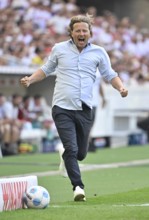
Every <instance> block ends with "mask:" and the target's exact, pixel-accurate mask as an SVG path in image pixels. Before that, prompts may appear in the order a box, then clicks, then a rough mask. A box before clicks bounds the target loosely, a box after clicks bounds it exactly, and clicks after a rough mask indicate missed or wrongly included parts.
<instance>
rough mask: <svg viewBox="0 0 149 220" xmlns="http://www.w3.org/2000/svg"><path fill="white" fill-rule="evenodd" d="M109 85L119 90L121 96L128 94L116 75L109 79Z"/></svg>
mask: <svg viewBox="0 0 149 220" xmlns="http://www.w3.org/2000/svg"><path fill="white" fill-rule="evenodd" d="M111 85H112V86H113V88H115V89H117V90H118V91H119V92H120V94H121V96H122V97H126V96H127V95H128V90H127V89H126V88H125V87H124V85H123V83H122V81H121V79H120V78H119V77H118V76H117V77H114V78H113V79H112V80H111Z"/></svg>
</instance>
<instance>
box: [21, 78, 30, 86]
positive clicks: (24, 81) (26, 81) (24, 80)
mask: <svg viewBox="0 0 149 220" xmlns="http://www.w3.org/2000/svg"><path fill="white" fill-rule="evenodd" d="M20 83H21V84H22V85H23V86H25V87H29V86H30V78H29V76H25V77H23V78H22V79H21V80H20Z"/></svg>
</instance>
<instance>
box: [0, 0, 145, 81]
mask: <svg viewBox="0 0 149 220" xmlns="http://www.w3.org/2000/svg"><path fill="white" fill-rule="evenodd" d="M85 12H88V13H89V14H92V15H93V16H94V24H93V38H92V39H91V41H92V42H94V43H95V44H98V45H101V46H103V47H104V48H105V49H106V50H107V52H108V54H109V56H110V58H111V62H112V66H113V68H114V69H115V70H116V71H117V72H118V73H119V75H120V77H121V79H122V80H123V81H124V82H125V83H126V84H142V83H145V82H148V81H149V30H148V29H147V28H144V27H143V25H142V24H143V16H142V17H141V16H138V21H136V23H135V24H134V23H132V22H131V20H130V18H129V17H123V18H122V19H118V18H117V16H116V15H115V14H114V13H112V12H110V11H104V12H103V13H102V15H98V14H97V9H96V8H95V7H94V6H92V7H88V8H86V10H85V11H84V13H85ZM79 13H82V11H81V8H79V7H78V6H77V5H76V0H67V1H63V0H23V1H20V0H0V14H1V16H0V36H1V37H0V65H8V66H16V65H18V64H19V65H22V66H39V65H42V64H43V63H44V62H45V61H46V59H47V57H48V56H49V55H50V51H51V48H52V46H53V45H54V44H55V43H56V42H60V41H62V40H67V39H68V33H67V27H68V24H69V20H70V17H72V16H74V15H76V14H79Z"/></svg>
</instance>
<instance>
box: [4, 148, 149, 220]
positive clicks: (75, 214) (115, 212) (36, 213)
mask: <svg viewBox="0 0 149 220" xmlns="http://www.w3.org/2000/svg"><path fill="white" fill-rule="evenodd" d="M148 155H149V146H137V147H133V146H132V147H125V148H117V149H101V150H97V152H96V153H88V156H87V158H86V159H85V160H84V161H83V164H113V163H120V162H129V161H136V160H137V161H138V160H142V161H144V160H146V161H147V159H149V156H148ZM58 165H59V155H58V153H50V154H32V155H19V156H13V157H5V158H2V159H0V177H1V178H2V177H3V176H9V175H11V176H13V175H17V174H29V173H35V172H39V173H40V172H44V171H50V170H55V171H56V170H57V169H58ZM82 178H83V181H84V183H85V191H86V197H87V201H86V202H73V192H72V186H71V184H70V181H69V179H68V178H63V177H61V176H60V175H58V174H55V175H52V176H50V175H48V176H42V177H41V176H39V177H38V183H39V185H42V186H44V187H46V188H47V189H48V191H49V193H50V196H51V203H50V206H49V207H48V208H47V209H45V210H28V209H27V210H15V211H7V212H2V213H0V219H2V220H8V219H13V220H20V219H21V220H26V219H27V220H34V219H37V220H41V219H43V220H46V219H48V220H57V219H58V220H70V219H71V220H90V219H92V220H98V219H99V220H149V164H148V162H147V163H143V164H140V165H137V166H134V165H129V166H124V167H122V166H120V167H118V168H111V167H110V166H109V167H108V168H106V169H97V170H90V171H86V172H82Z"/></svg>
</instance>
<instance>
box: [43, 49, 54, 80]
mask: <svg viewBox="0 0 149 220" xmlns="http://www.w3.org/2000/svg"><path fill="white" fill-rule="evenodd" d="M56 67H57V55H56V47H53V49H52V51H51V53H50V56H49V57H48V60H47V62H46V63H45V64H44V65H42V66H41V69H42V71H43V72H44V73H45V75H46V76H48V75H50V74H51V73H53V72H54V71H55V69H56Z"/></svg>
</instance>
